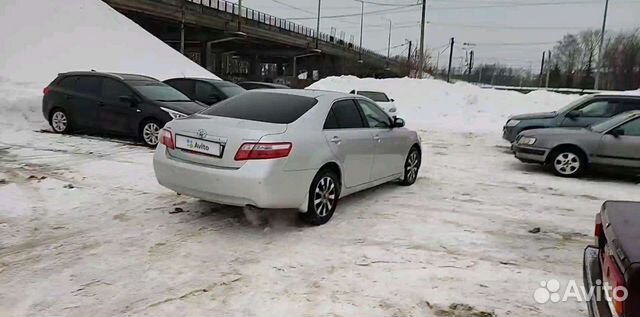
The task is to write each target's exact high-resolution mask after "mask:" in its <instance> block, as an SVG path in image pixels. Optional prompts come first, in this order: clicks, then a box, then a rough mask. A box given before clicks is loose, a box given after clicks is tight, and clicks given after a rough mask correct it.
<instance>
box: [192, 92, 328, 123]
mask: <svg viewBox="0 0 640 317" xmlns="http://www.w3.org/2000/svg"><path fill="white" fill-rule="evenodd" d="M316 103H318V101H317V100H316V99H315V98H310V97H304V96H296V95H287V94H278V93H268V92H247V93H245V94H241V95H238V96H235V97H233V98H230V99H226V100H225V101H222V102H220V103H218V104H216V105H213V106H211V107H209V108H207V109H205V110H204V111H202V113H203V114H207V115H211V116H218V117H228V118H236V119H244V120H251V121H261V122H269V123H283V124H284V123H291V122H293V121H296V120H298V118H300V117H301V116H302V115H303V114H305V113H306V112H307V111H309V109H311V108H312V107H313V106H314V105H315V104H316Z"/></svg>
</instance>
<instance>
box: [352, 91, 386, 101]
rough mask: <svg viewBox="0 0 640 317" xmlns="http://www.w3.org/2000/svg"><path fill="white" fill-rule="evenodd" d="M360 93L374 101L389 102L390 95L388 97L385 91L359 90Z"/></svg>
mask: <svg viewBox="0 0 640 317" xmlns="http://www.w3.org/2000/svg"><path fill="white" fill-rule="evenodd" d="M358 95H360V96H365V97H367V98H369V99H371V100H373V101H378V102H388V101H389V97H387V95H385V93H383V92H377V91H358Z"/></svg>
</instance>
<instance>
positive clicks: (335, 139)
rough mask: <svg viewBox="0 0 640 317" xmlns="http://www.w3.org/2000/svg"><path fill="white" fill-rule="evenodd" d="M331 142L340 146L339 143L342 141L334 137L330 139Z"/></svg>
mask: <svg viewBox="0 0 640 317" xmlns="http://www.w3.org/2000/svg"><path fill="white" fill-rule="evenodd" d="M331 142H333V143H335V144H340V142H342V139H340V138H339V137H337V136H334V137H333V138H331Z"/></svg>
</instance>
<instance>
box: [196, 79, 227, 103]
mask: <svg viewBox="0 0 640 317" xmlns="http://www.w3.org/2000/svg"><path fill="white" fill-rule="evenodd" d="M219 95H220V94H219V93H218V91H217V89H215V88H214V87H213V86H212V85H211V84H207V83H203V82H199V81H196V99H198V100H205V99H209V98H211V97H212V96H218V97H222V96H219Z"/></svg>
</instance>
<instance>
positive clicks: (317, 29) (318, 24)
mask: <svg viewBox="0 0 640 317" xmlns="http://www.w3.org/2000/svg"><path fill="white" fill-rule="evenodd" d="M240 1H242V0H240ZM321 2H322V0H318V22H317V23H316V49H317V48H318V41H319V40H320V6H321Z"/></svg>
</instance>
